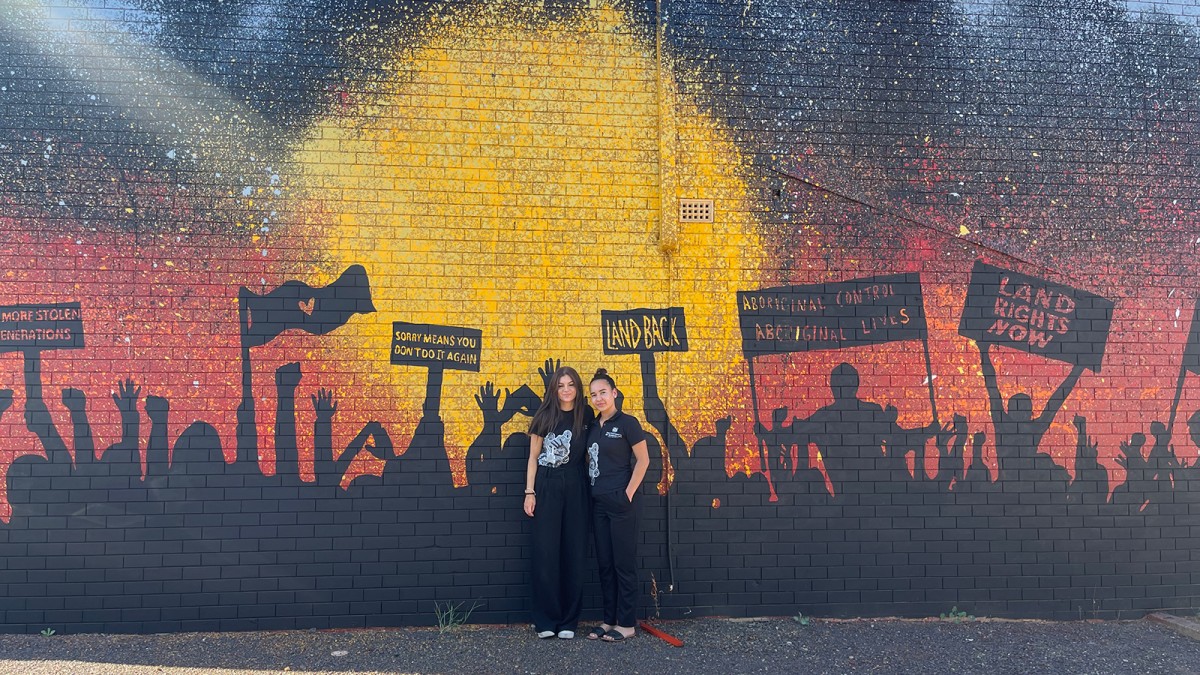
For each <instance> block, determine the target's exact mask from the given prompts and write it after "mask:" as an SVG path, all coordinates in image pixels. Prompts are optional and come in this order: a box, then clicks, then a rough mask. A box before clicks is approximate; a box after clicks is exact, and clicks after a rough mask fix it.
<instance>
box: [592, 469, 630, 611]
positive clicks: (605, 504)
mask: <svg viewBox="0 0 1200 675" xmlns="http://www.w3.org/2000/svg"><path fill="white" fill-rule="evenodd" d="M640 512H641V496H640V495H637V494H635V495H634V496H633V502H632V503H631V502H630V501H629V498H628V497H626V496H625V490H624V489H621V490H617V491H615V492H607V493H602V494H593V495H592V530H593V532H595V535H596V562H597V564H599V566H600V597H601V601H602V604H603V605H604V623H606V624H608V625H610V626H621V627H623V628H635V627H637V596H638V574H637V541H638V520H639V516H640Z"/></svg>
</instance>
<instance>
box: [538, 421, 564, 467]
mask: <svg viewBox="0 0 1200 675" xmlns="http://www.w3.org/2000/svg"><path fill="white" fill-rule="evenodd" d="M571 436H572V434H571V430H570V429H567V430H566V431H564V432H562V433H561V434H558V435H557V436H556V435H555V434H554V432H550V433H549V434H546V440H544V441H542V454H540V455H538V466H548V467H551V468H555V469H557V468H558V467H560V466H562V465H563V464H566V463H567V460H569V459H571Z"/></svg>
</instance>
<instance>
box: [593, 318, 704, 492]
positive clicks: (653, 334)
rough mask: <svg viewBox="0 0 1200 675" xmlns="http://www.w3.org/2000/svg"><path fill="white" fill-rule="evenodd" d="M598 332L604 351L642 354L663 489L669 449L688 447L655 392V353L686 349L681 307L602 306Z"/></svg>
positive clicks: (647, 410) (648, 415) (648, 418)
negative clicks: (659, 447)
mask: <svg viewBox="0 0 1200 675" xmlns="http://www.w3.org/2000/svg"><path fill="white" fill-rule="evenodd" d="M600 333H601V337H602V339H603V341H604V353H605V354H638V355H639V356H640V357H641V366H642V401H643V412H644V413H645V415H646V421H647V422H649V423H650V426H652V427H654V428H655V429H656V430H657V431H658V433H659V435H660V436H661V437H662V439H663V452H662V458H663V471H662V480H661V481H660V483H659V490H660V491H662V490H666V489H667V488H668V487H669V478H668V476H670V474H671V469H670V466H671V460H670V450H671V449H672V448H674V449H678V450H680V451H682V452H685V453H686V451H687V447H686V444H685V443H684V442H683V437H682V436H680V435H679V431H678V430H677V429H676V428H675V425H673V424H672V423H671V418H670V416H669V415H668V414H667V408H666V404H664V403H663V401H662V398H661V397H660V396H659V394H658V364H657V363H656V361H655V356H654V355H655V354H657V353H659V352H686V351H687V350H688V340H687V322H686V321H685V320H684V316H683V308H682V307H668V308H666V309H645V308H641V309H628V310H601V311H600Z"/></svg>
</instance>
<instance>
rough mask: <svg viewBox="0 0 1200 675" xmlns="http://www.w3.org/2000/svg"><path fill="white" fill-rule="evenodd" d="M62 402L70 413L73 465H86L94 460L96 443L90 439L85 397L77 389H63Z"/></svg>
mask: <svg viewBox="0 0 1200 675" xmlns="http://www.w3.org/2000/svg"><path fill="white" fill-rule="evenodd" d="M10 396H11V394H10ZM62 401H63V405H65V406H66V407H67V410H70V411H71V426H72V427H73V431H74V436H75V465H76V466H79V465H80V464H81V463H82V464H87V463H89V462H91V461H92V460H94V459H95V458H96V441H95V439H94V438H93V437H92V425H91V423H89V422H88V416H87V396H86V395H85V394H84V393H83V391H82V390H79V389H63V392H62ZM10 402H11V401H10Z"/></svg>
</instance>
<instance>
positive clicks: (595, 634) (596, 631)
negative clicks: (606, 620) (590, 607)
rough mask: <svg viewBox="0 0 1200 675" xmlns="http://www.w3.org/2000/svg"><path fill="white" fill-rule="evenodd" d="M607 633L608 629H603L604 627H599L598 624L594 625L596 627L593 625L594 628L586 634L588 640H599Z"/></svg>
mask: <svg viewBox="0 0 1200 675" xmlns="http://www.w3.org/2000/svg"><path fill="white" fill-rule="evenodd" d="M607 634H608V631H606V630H604V629H603V628H601V627H600V626H596V627H595V628H593V629H592V630H590V631H588V634H587V639H589V640H599V639H601V638H603V637H604V636H605V635H607Z"/></svg>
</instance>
